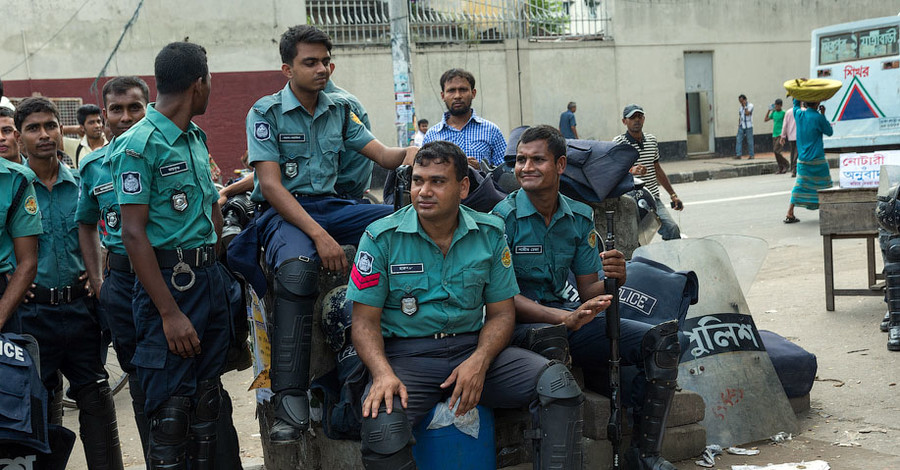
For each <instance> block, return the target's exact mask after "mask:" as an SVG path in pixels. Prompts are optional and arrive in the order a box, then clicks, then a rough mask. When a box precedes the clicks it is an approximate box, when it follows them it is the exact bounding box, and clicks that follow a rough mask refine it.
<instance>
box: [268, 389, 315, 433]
mask: <svg viewBox="0 0 900 470" xmlns="http://www.w3.org/2000/svg"><path fill="white" fill-rule="evenodd" d="M274 403H275V417H276V418H278V419H281V420H283V421H287V422H288V423H290V424H291V425H292V426H294V427H295V428H298V429H300V430H305V429H306V428H308V427H309V397H307V396H306V390H299V391H294V390H289V391H285V392H281V393H278V394H277V395H275V399H274Z"/></svg>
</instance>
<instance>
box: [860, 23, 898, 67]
mask: <svg viewBox="0 0 900 470" xmlns="http://www.w3.org/2000/svg"><path fill="white" fill-rule="evenodd" d="M897 29H898V28H897V26H885V27H882V28H875V29H870V30H868V31H862V32H860V33H859V58H860V59H868V58H870V57H881V56H887V55H896V54H897V39H898V38H897Z"/></svg>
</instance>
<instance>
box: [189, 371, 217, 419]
mask: <svg viewBox="0 0 900 470" xmlns="http://www.w3.org/2000/svg"><path fill="white" fill-rule="evenodd" d="M220 386H221V385H220V384H219V380H218V379H210V380H203V381H201V382H200V383H198V384H197V395H196V397H197V405H196V406H195V407H194V420H195V421H200V422H214V421H216V420H217V419H219V408H220V406H221V403H222V394H221V391H220Z"/></svg>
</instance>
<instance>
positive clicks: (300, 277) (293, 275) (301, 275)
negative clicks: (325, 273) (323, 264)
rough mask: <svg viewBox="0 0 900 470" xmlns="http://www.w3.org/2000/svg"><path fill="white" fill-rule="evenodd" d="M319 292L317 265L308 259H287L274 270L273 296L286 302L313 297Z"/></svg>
mask: <svg viewBox="0 0 900 470" xmlns="http://www.w3.org/2000/svg"><path fill="white" fill-rule="evenodd" d="M318 291H319V263H316V262H314V261H313V260H311V259H309V258H294V259H289V260H287V261H285V262H283V263H281V265H279V266H278V268H277V269H276V270H275V296H276V297H278V298H284V299H288V300H296V298H297V297H307V296H314V295H316V294H317V293H318Z"/></svg>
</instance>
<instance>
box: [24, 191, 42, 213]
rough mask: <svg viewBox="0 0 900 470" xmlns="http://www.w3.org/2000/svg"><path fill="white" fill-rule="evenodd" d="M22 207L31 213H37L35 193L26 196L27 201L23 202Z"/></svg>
mask: <svg viewBox="0 0 900 470" xmlns="http://www.w3.org/2000/svg"><path fill="white" fill-rule="evenodd" d="M22 208H23V209H25V212H26V213H27V214H29V215H35V214H37V211H38V205H37V199H35V198H34V195H33V194H32V195H29V196H28V197H27V198H25V203H24V204H22Z"/></svg>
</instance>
